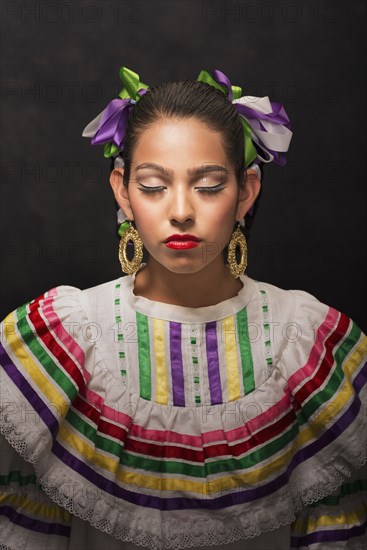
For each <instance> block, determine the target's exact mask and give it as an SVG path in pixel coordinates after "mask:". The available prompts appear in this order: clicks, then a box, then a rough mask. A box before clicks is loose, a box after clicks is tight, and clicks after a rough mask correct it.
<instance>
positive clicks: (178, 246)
mask: <svg viewBox="0 0 367 550" xmlns="http://www.w3.org/2000/svg"><path fill="white" fill-rule="evenodd" d="M166 246H167V247H168V248H173V249H174V250H186V249H188V248H195V246H199V241H168V242H166Z"/></svg>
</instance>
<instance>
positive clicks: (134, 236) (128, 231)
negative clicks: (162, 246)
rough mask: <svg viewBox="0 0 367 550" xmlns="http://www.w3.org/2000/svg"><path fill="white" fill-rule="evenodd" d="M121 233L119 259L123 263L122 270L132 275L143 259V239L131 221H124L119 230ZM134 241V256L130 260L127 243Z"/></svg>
mask: <svg viewBox="0 0 367 550" xmlns="http://www.w3.org/2000/svg"><path fill="white" fill-rule="evenodd" d="M118 234H119V235H120V237H121V239H120V245H119V260H120V264H121V268H122V271H124V272H125V273H127V274H128V275H131V274H132V273H135V272H136V271H138V269H139V268H140V265H141V262H142V259H143V241H142V240H141V237H140V235H139V233H138V232H137V230H136V229H135V227H133V226H132V225H131V222H130V221H124V222H123V223H122V224H121V225H120V227H119V230H118ZM129 241H132V242H133V244H134V256H133V258H132V260H129V259H128V257H127V254H126V252H127V243H128V242H129Z"/></svg>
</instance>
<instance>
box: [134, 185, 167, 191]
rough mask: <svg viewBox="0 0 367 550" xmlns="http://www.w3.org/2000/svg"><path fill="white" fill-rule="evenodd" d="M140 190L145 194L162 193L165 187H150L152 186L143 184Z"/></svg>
mask: <svg viewBox="0 0 367 550" xmlns="http://www.w3.org/2000/svg"><path fill="white" fill-rule="evenodd" d="M138 189H139V190H140V191H143V193H156V192H157V191H162V190H163V189H165V187H164V186H163V185H158V186H157V187H150V186H146V185H143V184H142V183H141V184H140V187H138Z"/></svg>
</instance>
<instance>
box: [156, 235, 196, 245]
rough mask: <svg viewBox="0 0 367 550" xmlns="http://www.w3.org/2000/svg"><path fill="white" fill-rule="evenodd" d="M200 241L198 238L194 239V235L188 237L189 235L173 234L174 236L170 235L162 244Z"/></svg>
mask: <svg viewBox="0 0 367 550" xmlns="http://www.w3.org/2000/svg"><path fill="white" fill-rule="evenodd" d="M200 240H201V239H199V238H198V237H195V235H190V234H189V233H184V234H182V233H181V234H177V233H175V234H174V235H170V236H169V237H167V239H166V240H165V241H163V242H165V243H169V242H172V241H175V242H187V241H190V242H199V241H200Z"/></svg>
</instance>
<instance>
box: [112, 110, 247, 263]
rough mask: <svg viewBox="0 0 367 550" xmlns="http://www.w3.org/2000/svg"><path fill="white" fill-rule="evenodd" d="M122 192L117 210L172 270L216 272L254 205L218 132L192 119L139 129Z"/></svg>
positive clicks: (150, 250)
mask: <svg viewBox="0 0 367 550" xmlns="http://www.w3.org/2000/svg"><path fill="white" fill-rule="evenodd" d="M124 193H125V197H126V199H125V200H124V201H123V203H122V204H121V201H119V202H120V206H121V207H122V208H123V210H124V212H125V214H126V215H127V217H128V219H130V220H134V221H135V225H136V228H137V230H138V232H139V234H140V236H141V238H142V240H143V243H144V246H145V248H146V249H147V251H148V252H149V254H150V256H151V257H152V258H154V259H155V260H156V261H157V262H158V263H159V264H161V265H162V266H164V267H165V268H166V269H168V270H170V271H172V272H175V273H195V272H197V271H200V270H201V269H203V268H205V267H206V266H208V264H212V263H213V262H217V263H218V266H221V268H222V267H223V265H224V262H223V256H222V250H223V248H224V247H225V246H226V245H227V244H228V242H229V240H230V238H231V233H232V231H233V226H234V224H235V223H236V220H240V219H241V218H243V216H244V215H245V213H246V212H247V210H249V208H250V207H251V206H252V204H253V202H254V200H251V197H249V196H248V193H247V192H246V189H245V188H243V189H241V188H240V187H239V186H238V184H237V181H236V177H235V173H234V169H233V166H231V165H230V164H229V162H228V159H227V156H226V154H225V152H224V149H223V146H222V144H221V140H220V134H219V133H218V132H215V131H212V130H210V129H209V128H208V127H207V126H206V125H205V124H204V123H202V122H201V121H199V120H197V119H195V118H190V119H185V120H182V119H161V120H159V121H157V122H156V123H154V125H153V126H151V127H150V128H149V129H147V130H145V131H144V132H143V134H142V135H141V136H140V138H139V140H138V142H137V145H136V147H135V151H134V154H133V158H132V166H131V176H130V180H129V186H128V189H126V188H125V189H124ZM255 198H256V197H255ZM172 235H180V236H181V235H190V236H192V237H195V239H196V240H195V239H192V238H190V237H187V238H186V237H185V241H184V242H183V243H182V242H181V243H180V242H178V243H177V241H176V242H175V238H174V237H172ZM169 238H171V239H173V242H171V243H167V239H169ZM212 267H213V265H211V268H212Z"/></svg>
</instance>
